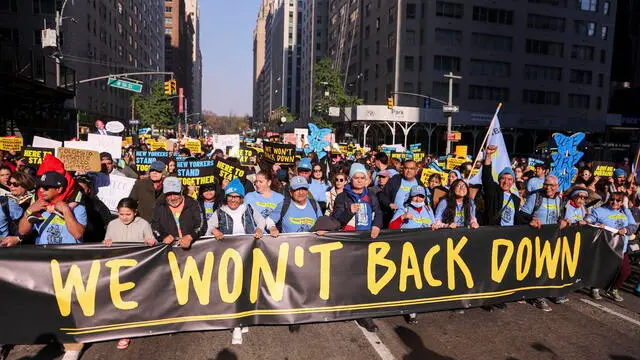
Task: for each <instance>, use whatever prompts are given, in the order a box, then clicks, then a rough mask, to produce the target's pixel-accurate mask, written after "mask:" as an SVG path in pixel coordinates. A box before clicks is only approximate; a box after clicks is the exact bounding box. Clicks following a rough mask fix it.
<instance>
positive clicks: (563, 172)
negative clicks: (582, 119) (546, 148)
mask: <svg viewBox="0 0 640 360" xmlns="http://www.w3.org/2000/svg"><path fill="white" fill-rule="evenodd" d="M584 137H585V134H584V133H575V134H573V135H571V136H565V135H563V134H560V133H555V134H553V140H554V141H555V142H556V145H557V147H558V152H557V153H555V154H551V159H552V160H553V162H552V163H551V174H552V175H555V176H556V177H558V185H559V191H565V190H567V189H568V188H569V187H571V183H572V182H573V179H574V178H575V177H576V175H578V169H576V167H575V166H576V164H577V163H578V161H580V159H581V158H582V155H583V153H582V152H581V151H578V145H579V144H580V142H582V140H583V139H584Z"/></svg>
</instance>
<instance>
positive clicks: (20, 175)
mask: <svg viewBox="0 0 640 360" xmlns="http://www.w3.org/2000/svg"><path fill="white" fill-rule="evenodd" d="M35 187H36V185H35V182H34V181H33V178H32V177H31V175H28V174H27V173H24V172H14V173H13V174H11V177H10V178H9V189H10V190H11V195H8V196H9V197H10V198H12V199H14V200H15V201H16V202H17V203H18V204H19V205H20V207H22V208H23V209H24V210H27V208H28V207H29V205H30V204H31V199H33V196H34V195H35V190H34V189H35Z"/></svg>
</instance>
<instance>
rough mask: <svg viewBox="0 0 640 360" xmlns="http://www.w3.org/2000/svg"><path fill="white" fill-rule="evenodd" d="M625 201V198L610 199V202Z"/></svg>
mask: <svg viewBox="0 0 640 360" xmlns="http://www.w3.org/2000/svg"><path fill="white" fill-rule="evenodd" d="M623 201H624V200H622V199H613V198H611V199H609V202H619V203H621V202H623Z"/></svg>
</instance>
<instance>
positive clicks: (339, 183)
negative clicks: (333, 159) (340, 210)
mask: <svg viewBox="0 0 640 360" xmlns="http://www.w3.org/2000/svg"><path fill="white" fill-rule="evenodd" d="M331 182H332V183H333V187H332V188H331V190H329V191H327V211H325V213H324V214H325V215H326V216H330V215H331V213H332V212H333V204H334V203H335V201H336V197H337V196H338V195H340V194H341V193H342V191H344V187H345V186H346V185H347V175H345V174H344V173H342V172H337V173H335V174H333V179H332V181H331Z"/></svg>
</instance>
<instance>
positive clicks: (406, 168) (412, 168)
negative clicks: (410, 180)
mask: <svg viewBox="0 0 640 360" xmlns="http://www.w3.org/2000/svg"><path fill="white" fill-rule="evenodd" d="M404 169H405V170H418V168H414V167H406V166H405V167H404Z"/></svg>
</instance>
